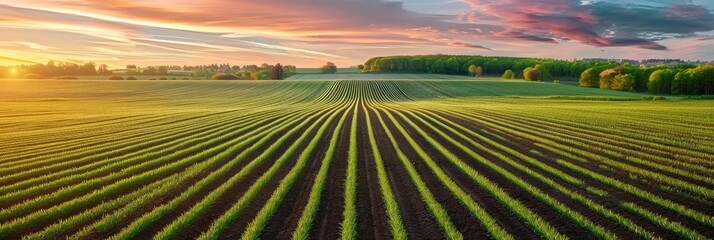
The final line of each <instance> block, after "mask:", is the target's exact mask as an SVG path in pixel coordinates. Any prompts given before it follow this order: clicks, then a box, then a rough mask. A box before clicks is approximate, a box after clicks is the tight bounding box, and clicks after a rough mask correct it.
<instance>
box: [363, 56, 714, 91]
mask: <svg viewBox="0 0 714 240" xmlns="http://www.w3.org/2000/svg"><path fill="white" fill-rule="evenodd" d="M657 61H660V62H661V61H664V60H657ZM623 62H624V63H623ZM630 62H632V61H611V60H610V61H608V60H602V61H601V60H571V61H568V60H558V59H541V58H519V57H487V56H466V55H417V56H388V57H374V58H371V59H369V60H367V62H365V63H364V64H363V65H359V66H358V68H359V69H360V71H362V72H390V73H402V72H403V73H432V74H453V75H469V76H477V77H478V76H483V75H501V78H505V79H524V80H527V81H550V80H553V78H554V77H572V78H578V79H579V84H580V86H583V87H597V88H601V89H610V90H620V91H638V92H645V91H647V92H650V93H653V94H686V95H711V94H714V65H712V64H711V63H705V64H700V65H693V64H690V63H687V62H684V61H681V60H677V61H675V60H671V61H670V62H672V63H676V65H673V66H668V65H664V64H660V65H656V66H647V65H645V64H640V65H637V66H636V65H633V64H631V63H630ZM647 62H654V60H653V61H647Z"/></svg>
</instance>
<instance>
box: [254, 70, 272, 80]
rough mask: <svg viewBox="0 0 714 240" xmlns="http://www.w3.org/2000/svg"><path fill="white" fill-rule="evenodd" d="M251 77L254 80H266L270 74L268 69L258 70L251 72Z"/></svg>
mask: <svg viewBox="0 0 714 240" xmlns="http://www.w3.org/2000/svg"><path fill="white" fill-rule="evenodd" d="M253 79H255V80H268V79H270V76H268V70H265V69H264V70H260V71H257V72H255V73H254V74H253Z"/></svg>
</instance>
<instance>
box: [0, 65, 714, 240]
mask: <svg viewBox="0 0 714 240" xmlns="http://www.w3.org/2000/svg"><path fill="white" fill-rule="evenodd" d="M340 76H341V75H340ZM374 76H380V77H379V78H380V79H378V80H346V81H320V80H311V81H299V80H295V81H88V80H77V81H60V80H44V81H39V80H38V81H28V80H1V81H0V127H1V129H3V131H2V132H0V146H2V147H0V208H1V209H0V239H21V238H26V239H65V238H67V239H104V238H111V239H152V238H153V239H195V238H198V239H235V238H241V239H255V238H258V237H259V238H263V239H286V238H293V239H308V238H311V239H337V238H347V239H351V238H357V239H386V238H396V239H406V238H409V239H442V238H448V239H487V238H495V239H535V238H545V239H568V238H570V239H597V238H600V239H638V238H646V239H679V238H684V239H711V238H714V102H713V101H710V100H677V99H669V98H668V100H663V101H652V100H643V95H641V94H635V93H625V92H616V91H602V90H598V89H590V88H579V87H574V86H567V85H558V84H549V83H530V82H523V81H499V80H494V81H489V80H483V81H470V80H469V81H466V80H458V79H456V80H452V81H444V80H439V79H438V77H434V78H435V79H434V80H410V81H401V80H390V79H396V78H390V76H391V75H389V76H388V75H374ZM382 76H384V78H382ZM400 76H402V77H404V76H405V75H400ZM411 77H413V78H418V77H419V76H411ZM423 78H432V76H423ZM347 79H349V78H347ZM611 100H618V101H611Z"/></svg>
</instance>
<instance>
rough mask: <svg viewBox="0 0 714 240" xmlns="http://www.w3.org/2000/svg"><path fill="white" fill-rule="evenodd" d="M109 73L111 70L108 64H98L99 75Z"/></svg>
mask: <svg viewBox="0 0 714 240" xmlns="http://www.w3.org/2000/svg"><path fill="white" fill-rule="evenodd" d="M109 73H111V71H109V66H107V65H106V64H102V65H99V67H98V68H97V74H99V75H106V74H109Z"/></svg>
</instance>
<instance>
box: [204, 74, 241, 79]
mask: <svg viewBox="0 0 714 240" xmlns="http://www.w3.org/2000/svg"><path fill="white" fill-rule="evenodd" d="M239 79H240V78H239V77H238V76H236V75H234V74H231V73H217V74H215V75H213V77H211V80H239Z"/></svg>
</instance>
